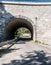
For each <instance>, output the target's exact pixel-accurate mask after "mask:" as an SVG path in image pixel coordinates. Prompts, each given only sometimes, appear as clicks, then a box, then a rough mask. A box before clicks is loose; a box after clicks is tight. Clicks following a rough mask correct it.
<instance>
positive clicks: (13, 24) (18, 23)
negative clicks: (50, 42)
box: [4, 18, 33, 41]
mask: <svg viewBox="0 0 51 65" xmlns="http://www.w3.org/2000/svg"><path fill="white" fill-rule="evenodd" d="M21 27H23V28H24V27H25V28H27V29H29V31H30V33H31V39H33V26H32V24H31V22H29V21H27V20H26V19H24V18H14V19H12V20H11V21H10V22H9V23H8V24H7V26H6V27H5V34H4V39H5V41H6V40H11V39H14V34H15V31H16V30H17V29H19V28H21Z"/></svg>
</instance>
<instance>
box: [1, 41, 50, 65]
mask: <svg viewBox="0 0 51 65" xmlns="http://www.w3.org/2000/svg"><path fill="white" fill-rule="evenodd" d="M0 65H51V50H50V49H49V48H47V47H43V46H41V45H38V44H35V43H34V42H33V41H18V42H17V43H15V44H14V45H13V46H11V47H10V48H7V49H3V50H0Z"/></svg>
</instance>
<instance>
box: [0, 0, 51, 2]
mask: <svg viewBox="0 0 51 65" xmlns="http://www.w3.org/2000/svg"><path fill="white" fill-rule="evenodd" d="M0 1H12V2H51V0H0Z"/></svg>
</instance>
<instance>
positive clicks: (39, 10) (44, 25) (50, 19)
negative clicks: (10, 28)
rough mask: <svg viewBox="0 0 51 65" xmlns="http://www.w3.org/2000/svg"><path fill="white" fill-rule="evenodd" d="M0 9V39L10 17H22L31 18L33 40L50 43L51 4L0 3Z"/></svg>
mask: <svg viewBox="0 0 51 65" xmlns="http://www.w3.org/2000/svg"><path fill="white" fill-rule="evenodd" d="M0 10H1V11H0V38H1V39H2V38H3V33H4V32H3V31H4V28H5V26H6V25H7V23H8V22H9V21H10V19H12V18H13V17H16V18H19V17H24V18H26V19H30V20H31V23H32V25H33V28H34V40H35V38H36V39H37V40H38V41H41V42H43V43H46V44H50V45H51V5H46V6H44V5H42V6H39V5H38V6H36V5H33V6H32V5H31V6H29V5H20V4H16V5H15V4H12V5H11V4H9V5H8V4H0ZM36 18H37V19H36ZM35 25H36V30H35ZM35 32H36V33H35ZM35 35H37V37H36V36H35Z"/></svg>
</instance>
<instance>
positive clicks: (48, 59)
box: [3, 50, 51, 65]
mask: <svg viewBox="0 0 51 65" xmlns="http://www.w3.org/2000/svg"><path fill="white" fill-rule="evenodd" d="M26 53H27V55H26V56H23V55H20V56H21V57H22V60H12V61H11V62H10V63H8V64H3V65H51V56H46V53H45V52H44V51H43V50H42V51H33V52H26ZM49 54H50V53H49Z"/></svg>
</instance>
